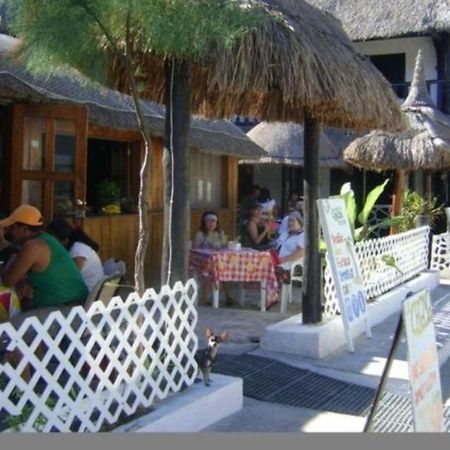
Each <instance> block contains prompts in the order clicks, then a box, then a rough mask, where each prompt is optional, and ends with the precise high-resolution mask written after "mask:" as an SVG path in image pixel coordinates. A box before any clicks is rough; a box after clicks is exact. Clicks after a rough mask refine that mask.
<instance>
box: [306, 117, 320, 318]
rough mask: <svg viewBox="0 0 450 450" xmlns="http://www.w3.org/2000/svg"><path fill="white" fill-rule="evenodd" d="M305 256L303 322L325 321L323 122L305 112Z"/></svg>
mask: <svg viewBox="0 0 450 450" xmlns="http://www.w3.org/2000/svg"><path fill="white" fill-rule="evenodd" d="M304 130H305V134H304V140H305V141H304V148H305V170H304V182H303V186H304V187H303V195H304V199H305V206H304V208H305V210H304V213H305V224H304V225H305V256H304V260H303V290H302V320H303V323H304V324H308V323H309V324H313V323H319V322H320V321H321V320H322V304H321V276H320V271H321V264H320V253H319V215H318V212H317V206H316V200H317V199H318V197H319V139H320V123H319V122H318V121H317V120H316V119H314V118H313V117H311V116H310V115H309V114H307V113H306V112H305V124H304Z"/></svg>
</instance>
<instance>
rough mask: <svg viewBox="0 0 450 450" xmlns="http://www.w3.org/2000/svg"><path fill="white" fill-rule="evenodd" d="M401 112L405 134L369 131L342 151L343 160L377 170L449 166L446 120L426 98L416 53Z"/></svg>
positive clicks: (449, 139) (449, 126) (448, 122)
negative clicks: (406, 123)
mask: <svg viewBox="0 0 450 450" xmlns="http://www.w3.org/2000/svg"><path fill="white" fill-rule="evenodd" d="M402 111H403V114H404V115H405V116H406V118H407V120H408V123H409V127H408V129H407V130H406V131H405V132H403V133H401V134H393V133H388V132H383V131H372V132H371V133H370V134H368V135H365V136H362V137H360V138H358V139H355V140H354V141H353V142H352V143H351V144H350V145H349V146H348V147H347V148H346V149H345V151H344V159H345V160H346V161H347V162H349V163H351V164H353V165H356V166H359V167H362V168H365V169H370V170H378V171H381V170H387V169H401V170H414V169H429V170H433V169H434V170H438V169H441V168H445V167H450V120H449V119H448V118H447V117H446V116H445V115H444V114H443V113H441V112H440V111H439V110H438V109H437V108H436V106H435V105H434V104H433V102H432V100H431V98H430V97H429V95H428V91H427V86H426V83H425V77H424V71H423V64H422V56H421V52H420V51H419V53H418V55H417V60H416V67H415V70H414V78H413V82H412V86H411V90H410V92H409V95H408V97H407V99H406V100H405V102H404V104H403V105H402Z"/></svg>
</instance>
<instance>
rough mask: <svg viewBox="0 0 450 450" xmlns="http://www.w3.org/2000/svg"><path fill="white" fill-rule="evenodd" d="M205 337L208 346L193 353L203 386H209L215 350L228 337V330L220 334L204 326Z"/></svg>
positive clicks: (215, 356)
mask: <svg viewBox="0 0 450 450" xmlns="http://www.w3.org/2000/svg"><path fill="white" fill-rule="evenodd" d="M205 334H206V337H207V338H208V346H207V347H206V348H203V349H201V350H197V352H196V353H195V360H196V361H197V365H198V370H199V372H200V371H201V372H202V375H203V381H204V383H205V386H209V383H210V381H211V380H210V378H209V374H210V372H211V366H212V365H213V364H214V361H215V360H216V358H217V351H218V350H219V344H220V343H221V342H223V341H225V340H226V339H227V338H228V331H224V332H223V333H220V334H214V333H213V331H212V330H211V328H206V332H205Z"/></svg>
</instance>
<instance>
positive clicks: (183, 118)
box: [161, 60, 191, 285]
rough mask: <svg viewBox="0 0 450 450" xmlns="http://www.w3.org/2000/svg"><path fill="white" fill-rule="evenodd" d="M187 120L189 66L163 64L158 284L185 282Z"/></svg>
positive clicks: (186, 263) (188, 232)
mask: <svg viewBox="0 0 450 450" xmlns="http://www.w3.org/2000/svg"><path fill="white" fill-rule="evenodd" d="M190 121H191V80H190V65H189V63H188V62H186V61H179V60H170V61H168V62H167V63H166V133H165V145H164V155H163V170H164V238H163V254H162V266H161V282H162V284H170V285H173V284H174V283H175V282H177V281H182V282H183V283H184V282H186V281H187V265H188V252H187V243H188V241H189V236H190V223H191V214H190V203H189V147H188V138H189V129H190Z"/></svg>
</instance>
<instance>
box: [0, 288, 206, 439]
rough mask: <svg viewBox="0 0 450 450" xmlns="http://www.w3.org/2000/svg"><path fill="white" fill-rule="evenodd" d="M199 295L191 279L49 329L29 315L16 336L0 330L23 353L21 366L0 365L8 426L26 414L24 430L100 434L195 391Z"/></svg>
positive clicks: (97, 306)
mask: <svg viewBox="0 0 450 450" xmlns="http://www.w3.org/2000/svg"><path fill="white" fill-rule="evenodd" d="M197 292H198V288H197V284H196V282H195V281H194V280H192V279H191V280H189V281H188V282H187V283H186V284H185V285H183V284H182V283H181V282H178V283H176V284H175V285H174V286H173V288H170V287H169V286H164V287H163V288H162V289H161V291H160V292H159V293H157V292H155V291H154V290H153V289H149V290H147V291H146V292H145V294H144V295H143V296H142V297H139V296H138V295H137V294H136V293H131V294H130V295H129V296H128V297H127V299H126V300H125V301H123V300H122V299H121V298H120V297H114V298H113V299H112V301H111V302H110V303H109V304H108V306H106V307H105V306H104V305H103V303H102V302H95V303H94V304H93V305H92V307H91V308H90V309H89V310H88V311H85V310H84V309H83V308H82V307H81V306H77V307H74V308H73V309H72V310H71V312H70V313H69V314H68V316H67V317H64V316H63V315H62V314H61V313H60V312H53V313H51V314H50V315H49V316H48V318H47V319H46V320H45V322H44V323H41V322H40V321H39V320H38V319H37V318H36V317H30V318H27V319H26V320H25V321H24V322H23V324H22V325H21V326H20V328H19V329H18V330H15V329H14V327H13V326H12V325H11V324H10V323H4V324H1V325H0V336H1V337H2V338H3V339H5V338H6V339H9V340H10V341H11V342H10V345H9V347H8V350H13V349H15V351H18V352H20V354H21V355H22V356H21V358H20V362H19V364H18V365H17V367H16V368H14V367H13V365H14V364H13V363H12V361H11V358H10V357H9V358H8V359H7V360H6V361H3V363H2V364H0V417H1V419H0V420H1V421H3V426H2V428H3V429H4V428H5V426H4V424H5V423H7V424H8V425H9V426H11V424H12V420H16V419H11V417H14V416H15V417H16V418H17V416H20V415H22V418H21V419H19V422H22V423H21V424H20V430H21V431H43V432H50V431H65V432H67V431H73V432H86V431H87V432H96V431H99V430H102V429H108V428H111V427H113V426H114V425H115V424H117V423H118V421H119V420H120V419H123V418H124V417H126V416H130V415H132V414H134V413H136V411H137V410H138V408H149V407H151V406H155V405H156V404H157V403H158V402H159V401H161V400H163V399H164V398H166V397H167V396H169V395H171V394H173V393H176V392H179V391H180V390H183V389H185V388H186V387H188V386H190V385H192V384H193V382H194V379H195V376H196V373H197V364H196V362H195V359H194V355H195V352H196V350H197V347H198V340H197V336H196V335H195V333H194V330H195V326H196V323H197V311H196V308H195V302H196V299H197ZM27 368H31V369H32V376H31V379H30V380H29V381H24V379H23V378H22V377H21V376H20V374H21V373H22V372H23V371H24V370H26V369H27ZM8 416H9V419H8Z"/></svg>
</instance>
